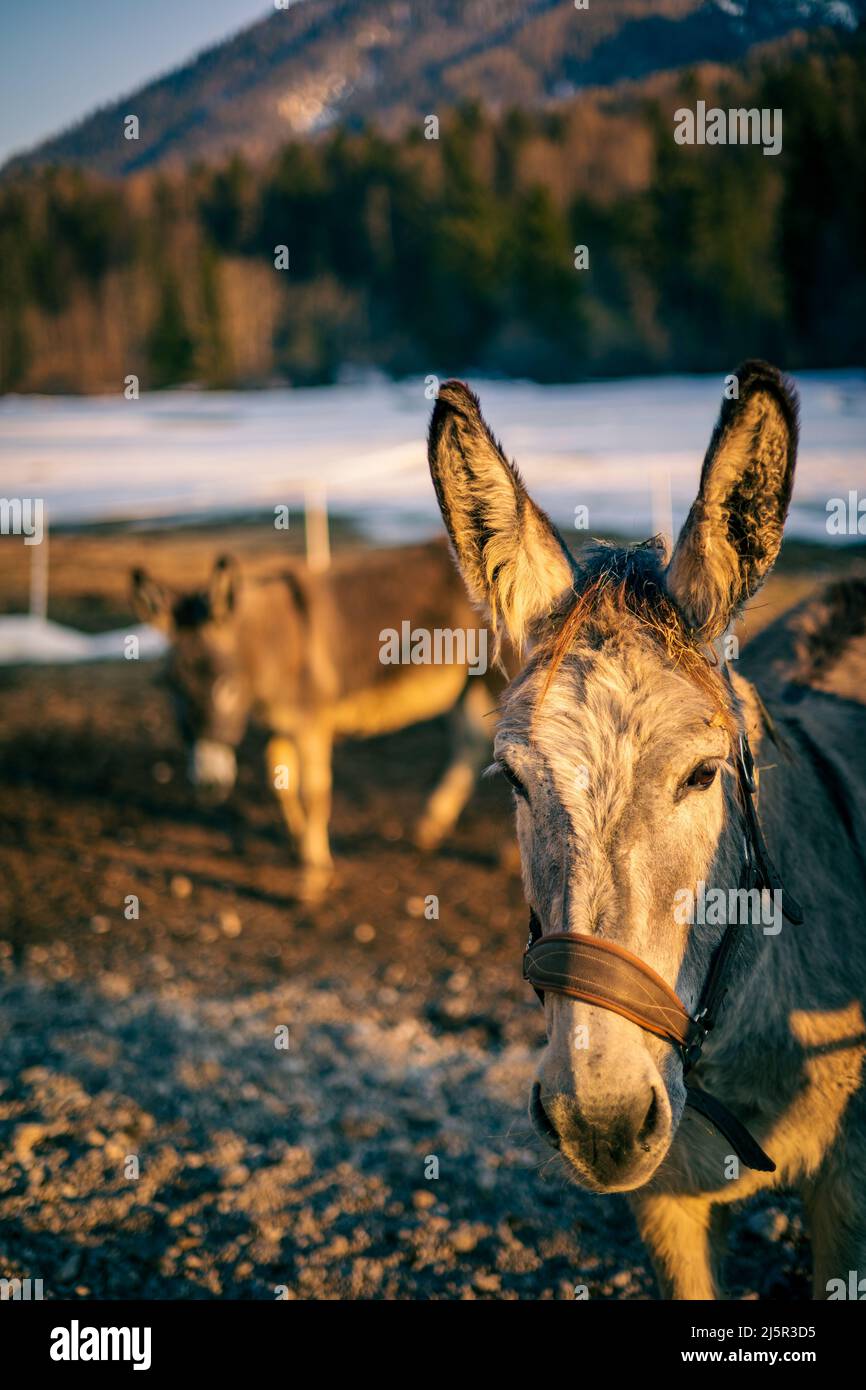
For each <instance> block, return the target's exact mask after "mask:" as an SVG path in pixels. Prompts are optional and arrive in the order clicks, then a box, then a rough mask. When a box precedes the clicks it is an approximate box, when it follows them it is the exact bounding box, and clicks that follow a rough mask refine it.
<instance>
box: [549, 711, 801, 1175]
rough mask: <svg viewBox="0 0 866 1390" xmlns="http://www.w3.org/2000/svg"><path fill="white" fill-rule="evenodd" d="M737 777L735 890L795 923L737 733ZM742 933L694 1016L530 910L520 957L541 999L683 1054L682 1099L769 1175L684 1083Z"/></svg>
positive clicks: (725, 1115)
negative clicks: (603, 1014)
mask: <svg viewBox="0 0 866 1390" xmlns="http://www.w3.org/2000/svg"><path fill="white" fill-rule="evenodd" d="M736 763H737V782H738V790H739V797H740V802H741V808H742V811H743V832H744V833H743V847H744V855H745V859H744V864H743V870H742V873H741V876H740V887H741V888H746V889H753V888H757V889H758V890H759V891H762V890H763V889H765V888H767V889H771V890H778V891H781V892H782V911H783V913H784V915H785V916H786V917H787V918H788V920H789V921H790V922H793V923H795V924H799V923H801V922H802V921H803V913H802V911H801V909H800V906H799V904H798V903H797V902H796V900H795V899H794V898H793V896H792V895H791V894H789V893H786V892H784V891H782V881H781V879H780V878H779V875H778V873H777V872H776V870H775V868H774V867H773V863H772V861H771V859H770V856H769V854H768V852H767V845H766V842H765V840H764V836H763V833H762V831H761V827H760V824H759V822H758V816H757V812H756V810H755V805H754V800H753V797H754V794H755V792H756V790H757V787H756V784H755V778H754V762H753V760H752V754H751V750H750V748H749V740H748V738H747V736H746V734H745V733H741V734H740V736H739V744H738V753H737V759H736ZM744 932H745V924H744V923H738V922H729V923H728V925H727V926H726V927H725V932H724V935H723V937H722V939H721V942H720V943H719V945H718V947H717V948H716V952H715V955H714V956H713V959H712V961H711V963H710V969H709V973H708V975H707V978H706V981H705V983H704V988H703V992H702V994H701V1000H700V1004H699V1007H698V1010H697V1013H696V1014H695V1017H694V1018H693V1017H692V1015H691V1014H690V1013H689V1011H688V1009H687V1008H686V1006H685V1005H684V1004H683V1002H682V1000H681V999H680V997H679V995H678V994H676V993H675V992H674V991H673V990H672V989H671V987H670V985H669V984H667V983H666V982H665V981H664V980H663V979H662V978H661V976H660V975H657V974H656V972H655V970H653V969H652V967H651V966H649V965H647V964H646V962H645V961H642V960H640V959H639V957H638V956H634V955H632V953H631V951H627V950H626V949H625V947H623V946H618V945H617V944H616V943H615V942H613V941H605V940H603V939H602V938H601V937H595V936H585V935H583V934H582V933H579V932H551V933H550V934H549V935H547V936H543V935H542V931H541V923H540V922H539V920H538V918H537V917H536V915H535V913H534V912H530V919H529V941H528V942H527V944H526V951H525V954H524V957H523V978H524V979H525V980H528V981H529V983H530V984H531V985H532V987H533V989H534V990H535V992H536V994H537V995H538V997H539V999H540V1000H541V1001H542V1003H543V1002H544V995H545V993H546V992H547V991H548V990H550V991H551V992H552V993H555V994H564V995H566V996H567V997H568V998H570V999H579V1000H581V1001H582V1002H583V1003H585V1004H595V1005H597V1006H598V1007H599V1008H601V1009H609V1010H610V1011H611V1012H612V1013H617V1014H620V1015H621V1016H622V1017H623V1018H627V1019H628V1020H629V1021H630V1022H631V1023H636V1024H637V1026H638V1027H639V1028H643V1029H644V1031H645V1032H647V1033H654V1034H655V1035H656V1037H659V1038H664V1039H665V1041H666V1042H670V1043H673V1045H674V1046H675V1047H677V1048H678V1049H679V1051H680V1053H681V1056H682V1059H683V1074H684V1076H685V1078H686V1104H687V1105H689V1106H691V1107H692V1109H694V1110H698V1111H700V1113H701V1114H702V1115H704V1116H705V1117H706V1118H707V1119H708V1120H710V1121H712V1123H713V1124H714V1125H715V1126H716V1128H717V1129H718V1130H719V1131H720V1132H721V1133H722V1134H723V1135H724V1136H725V1138H726V1139H727V1140H728V1141H729V1143H730V1144H731V1145H732V1147H733V1149H734V1151H735V1152H736V1154H737V1155H738V1157H739V1158H740V1160H741V1161H742V1162H743V1163H745V1165H746V1167H747V1168H756V1169H758V1170H759V1171H760V1172H763V1173H773V1172H775V1169H776V1165H775V1163H774V1162H773V1160H772V1159H771V1158H769V1157H768V1156H767V1154H765V1153H764V1150H763V1149H762V1148H761V1146H760V1144H758V1142H757V1140H755V1139H754V1138H753V1136H752V1135H751V1134H750V1133H749V1131H748V1130H747V1129H746V1127H745V1126H744V1125H743V1124H741V1123H740V1121H739V1120H738V1119H737V1117H736V1116H735V1115H733V1114H732V1113H731V1111H730V1110H728V1108H727V1106H725V1105H723V1104H722V1102H721V1101H720V1100H716V1098H715V1096H711V1095H710V1094H709V1092H708V1091H705V1090H703V1089H702V1088H700V1087H698V1086H696V1085H695V1084H694V1083H693V1082H690V1081H689V1080H688V1076H689V1072H690V1071H691V1070H692V1068H693V1067H694V1066H695V1065H696V1064H697V1062H698V1060H699V1058H700V1055H701V1049H702V1048H703V1045H704V1042H705V1040H706V1038H707V1034H708V1033H709V1032H710V1030H711V1029H712V1028H713V1026H714V1025H715V1022H716V1019H717V1016H718V1013H719V1011H720V1009H721V1007H722V1004H723V1002H724V998H725V994H726V993H727V985H726V983H725V981H726V976H727V975H728V971H729V967H730V964H731V962H732V961H733V958H734V956H735V955H736V953H737V950H738V948H739V945H740V943H741V941H742V938H743V934H744Z"/></svg>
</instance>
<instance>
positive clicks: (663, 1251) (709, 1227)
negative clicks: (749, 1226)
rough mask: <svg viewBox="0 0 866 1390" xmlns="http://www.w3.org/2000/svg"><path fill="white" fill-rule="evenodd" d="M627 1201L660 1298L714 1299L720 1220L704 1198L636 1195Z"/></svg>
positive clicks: (720, 1235) (719, 1245)
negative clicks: (654, 1274)
mask: <svg viewBox="0 0 866 1390" xmlns="http://www.w3.org/2000/svg"><path fill="white" fill-rule="evenodd" d="M630 1204H631V1207H632V1210H633V1211H634V1214H635V1217H636V1219H637V1225H638V1230H639V1231H640V1234H641V1238H642V1239H643V1241H644V1242H645V1244H646V1246H647V1248H648V1249H649V1252H650V1258H651V1259H652V1262H653V1268H654V1269H655V1272H656V1277H657V1279H658V1282H659V1287H660V1289H661V1293H662V1297H663V1298H674V1299H691V1298H695V1299H714V1298H718V1290H717V1286H716V1280H715V1276H714V1266H715V1265H717V1264H718V1263H719V1262H720V1258H721V1246H722V1235H723V1231H722V1224H723V1223H720V1222H717V1221H716V1220H714V1218H713V1212H712V1203H711V1202H710V1200H709V1199H708V1198H706V1197H672V1196H670V1195H668V1194H657V1195H656V1194H648V1195H647V1196H641V1195H640V1194H636V1195H635V1196H633V1197H631V1198H630Z"/></svg>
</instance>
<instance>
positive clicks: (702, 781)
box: [685, 763, 719, 792]
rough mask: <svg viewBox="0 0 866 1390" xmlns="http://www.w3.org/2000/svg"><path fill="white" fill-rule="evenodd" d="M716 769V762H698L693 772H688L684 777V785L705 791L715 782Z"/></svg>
mask: <svg viewBox="0 0 866 1390" xmlns="http://www.w3.org/2000/svg"><path fill="white" fill-rule="evenodd" d="M718 770H719V769H718V766H717V765H716V763H698V765H697V767H696V768H695V770H694V772H691V773H689V776H688V777H687V778H686V781H685V785H686V786H687V787H691V788H694V789H695V790H696V791H699V792H705V791H706V790H707V787H711V786H712V785H713V783H714V782H715V780H716V773H717V772H718Z"/></svg>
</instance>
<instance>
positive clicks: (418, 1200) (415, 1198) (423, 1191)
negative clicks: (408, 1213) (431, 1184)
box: [412, 1187, 436, 1211]
mask: <svg viewBox="0 0 866 1390" xmlns="http://www.w3.org/2000/svg"><path fill="white" fill-rule="evenodd" d="M412 1205H413V1207H416V1208H417V1210H418V1211H424V1210H426V1209H427V1208H429V1207H435V1205H436V1194H435V1192H431V1191H430V1190H429V1188H424V1187H422V1188H419V1190H418V1191H417V1192H413V1193H412Z"/></svg>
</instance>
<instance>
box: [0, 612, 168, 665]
mask: <svg viewBox="0 0 866 1390" xmlns="http://www.w3.org/2000/svg"><path fill="white" fill-rule="evenodd" d="M130 637H137V638H138V650H139V659H140V660H142V661H148V660H153V659H154V658H155V657H158V656H161V655H162V653H163V652H164V651H165V650H166V648H167V646H168V643H167V641H166V639H165V637H164V636H163V635H162V633H161V632H157V630H156V628H153V627H147V626H146V625H143V624H142V625H140V626H137V627H129V628H122V629H120V630H119V631H114V632H79V631H78V630H77V629H76V628H72V627H63V626H62V625H61V624H60V623H52V622H49V621H48V619H47V618H37V617H34V616H33V615H32V614H30V613H10V614H6V615H5V616H3V617H0V666H45V665H55V664H56V665H69V664H72V663H77V662H81V661H121V660H123V657H124V651H125V643H126V642H127V641H128V639H129V638H130Z"/></svg>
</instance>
